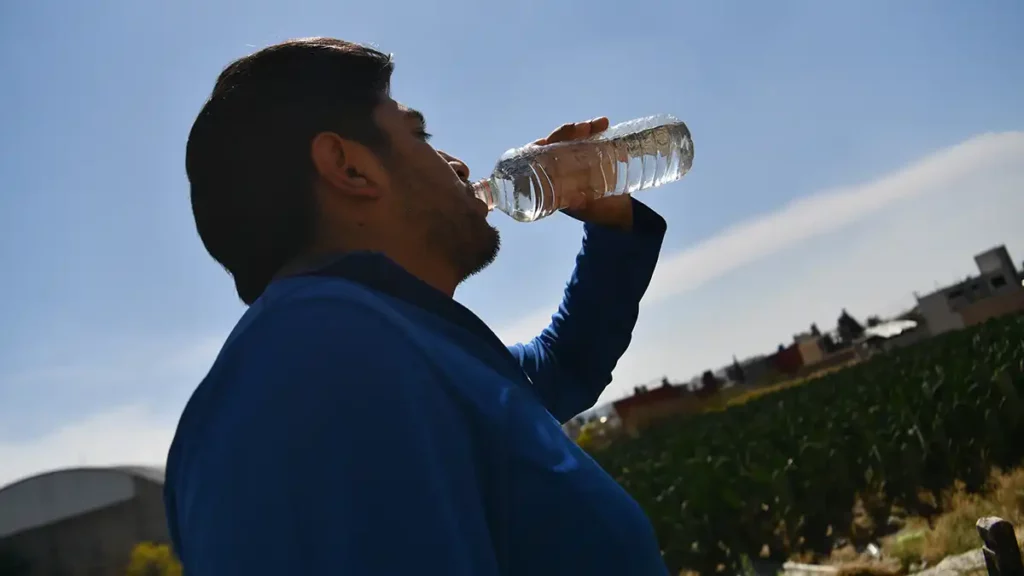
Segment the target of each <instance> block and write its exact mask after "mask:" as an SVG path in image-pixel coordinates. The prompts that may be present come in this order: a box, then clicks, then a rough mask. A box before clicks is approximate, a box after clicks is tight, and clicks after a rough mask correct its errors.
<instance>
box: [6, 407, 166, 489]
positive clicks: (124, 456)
mask: <svg viewBox="0 0 1024 576" xmlns="http://www.w3.org/2000/svg"><path fill="white" fill-rule="evenodd" d="M173 435H174V425H173V423H171V422H167V421H166V416H160V415H157V414H155V413H154V412H152V411H151V410H147V409H144V408H142V407H141V406H124V407H121V408H116V409H113V410H108V411H104V412H100V413H97V414H93V415H91V416H89V417H88V418H86V419H84V420H81V421H78V422H74V423H72V424H69V425H67V426H63V427H61V428H59V429H57V430H55V431H53V432H51V433H49V434H46V435H44V436H41V437H39V438H34V439H32V440H29V441H25V442H2V441H0V487H2V486H4V485H6V484H7V483H9V482H13V481H15V480H18V479H21V478H25V477H27V476H30V475H32V474H37V473H40V472H44V471H48V470H55V469H58V468H66V467H71V466H114V465H123V464H132V465H134V464H152V465H157V466H163V464H164V461H165V460H166V458H167V449H168V448H169V447H170V445H171V439H172V438H173Z"/></svg>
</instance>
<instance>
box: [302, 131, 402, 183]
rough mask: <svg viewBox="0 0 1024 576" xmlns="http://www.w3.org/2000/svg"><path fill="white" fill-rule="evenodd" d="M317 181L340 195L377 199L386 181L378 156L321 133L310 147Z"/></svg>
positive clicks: (314, 138) (335, 135)
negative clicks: (320, 181) (326, 184)
mask: <svg viewBox="0 0 1024 576" xmlns="http://www.w3.org/2000/svg"><path fill="white" fill-rule="evenodd" d="M310 155H311V156H312V159H313V166H314V167H316V171H317V174H318V175H319V176H320V178H321V179H322V180H323V181H325V182H327V183H328V184H330V185H331V186H332V187H333V188H335V189H337V190H339V191H340V192H342V193H343V194H347V195H352V196H359V197H362V198H377V197H379V196H380V194H381V188H382V185H383V184H384V183H385V180H386V178H387V176H386V174H385V172H384V169H383V166H381V164H380V160H378V158H377V156H376V155H375V154H374V153H373V152H371V151H370V149H369V148H367V147H366V146H363V145H362V144H360V143H358V142H355V141H352V140H346V139H345V138H342V137H341V136H338V135H337V134H335V133H334V132H321V133H319V134H317V135H316V136H315V137H313V142H312V143H311V144H310Z"/></svg>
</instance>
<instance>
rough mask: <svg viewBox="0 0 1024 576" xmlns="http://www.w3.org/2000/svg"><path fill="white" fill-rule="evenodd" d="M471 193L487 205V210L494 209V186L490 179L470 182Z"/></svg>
mask: <svg viewBox="0 0 1024 576" xmlns="http://www.w3.org/2000/svg"><path fill="white" fill-rule="evenodd" d="M469 188H470V193H471V194H472V195H473V196H474V197H475V198H476V199H478V200H480V201H481V202H483V203H484V204H486V205H487V211H488V212H490V211H491V210H494V204H495V202H494V188H493V187H492V186H491V183H490V181H488V180H479V181H477V182H474V183H472V184H470V186H469Z"/></svg>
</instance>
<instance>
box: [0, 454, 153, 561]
mask: <svg viewBox="0 0 1024 576" xmlns="http://www.w3.org/2000/svg"><path fill="white" fill-rule="evenodd" d="M163 484H164V471H163V470H162V469H159V468H144V467H117V468H73V469H65V470H57V471H53V472H47V473H44V474H39V475H37V476H32V477H30V478H26V479H23V480H20V481H17V482H15V483H13V484H9V485H7V486H5V487H3V488H0V555H2V556H3V558H4V559H5V560H4V561H5V562H6V563H7V564H8V565H10V564H17V565H19V566H21V567H22V568H21V569H19V570H18V571H17V573H18V574H21V575H24V576H44V575H45V576H79V575H81V576H108V575H109V576H115V575H116V576H123V574H124V571H125V568H126V567H127V565H128V559H129V556H130V554H131V550H132V548H133V547H134V546H135V545H136V544H138V543H139V542H147V541H148V542H156V543H168V542H169V540H170V539H169V538H168V533H167V520H166V517H165V515H164V504H163Z"/></svg>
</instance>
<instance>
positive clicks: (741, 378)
mask: <svg viewBox="0 0 1024 576" xmlns="http://www.w3.org/2000/svg"><path fill="white" fill-rule="evenodd" d="M726 375H727V376H728V377H729V380H732V381H733V382H746V381H747V375H746V373H745V372H743V366H740V361H739V360H737V359H736V357H735V356H733V357H732V366H730V367H729V368H728V369H727V370H726Z"/></svg>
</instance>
